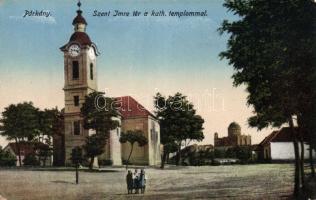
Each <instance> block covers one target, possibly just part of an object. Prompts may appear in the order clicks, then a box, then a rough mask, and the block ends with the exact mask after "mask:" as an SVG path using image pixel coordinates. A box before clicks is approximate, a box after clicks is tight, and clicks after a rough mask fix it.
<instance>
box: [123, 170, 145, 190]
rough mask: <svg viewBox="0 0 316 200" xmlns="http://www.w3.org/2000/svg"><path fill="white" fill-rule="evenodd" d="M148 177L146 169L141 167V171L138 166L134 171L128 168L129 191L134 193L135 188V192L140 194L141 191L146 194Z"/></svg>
mask: <svg viewBox="0 0 316 200" xmlns="http://www.w3.org/2000/svg"><path fill="white" fill-rule="evenodd" d="M146 179H147V177H146V174H145V170H144V169H141V170H140V172H139V170H138V169H137V168H136V169H135V171H134V173H132V171H131V170H128V172H127V175H126V184H127V193H128V194H133V190H135V194H139V191H140V192H141V194H144V193H145V189H146Z"/></svg>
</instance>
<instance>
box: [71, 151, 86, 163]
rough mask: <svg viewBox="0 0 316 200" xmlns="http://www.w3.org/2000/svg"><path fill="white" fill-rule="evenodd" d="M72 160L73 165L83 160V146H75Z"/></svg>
mask: <svg viewBox="0 0 316 200" xmlns="http://www.w3.org/2000/svg"><path fill="white" fill-rule="evenodd" d="M70 159H71V162H72V164H73V165H76V166H78V165H79V164H81V163H82V162H83V160H84V159H83V154H82V148H81V147H75V148H73V149H72V151H71V157H70Z"/></svg>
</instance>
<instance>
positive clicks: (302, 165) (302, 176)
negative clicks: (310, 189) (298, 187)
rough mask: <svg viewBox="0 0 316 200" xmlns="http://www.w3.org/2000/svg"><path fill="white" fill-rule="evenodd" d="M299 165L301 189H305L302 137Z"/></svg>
mask: <svg viewBox="0 0 316 200" xmlns="http://www.w3.org/2000/svg"><path fill="white" fill-rule="evenodd" d="M300 143H301V166H300V170H301V183H302V190H303V191H304V189H305V180H304V179H305V172H304V160H305V157H304V154H305V152H304V151H305V149H304V141H303V138H302V137H301V141H300Z"/></svg>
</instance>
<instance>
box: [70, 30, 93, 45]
mask: <svg viewBox="0 0 316 200" xmlns="http://www.w3.org/2000/svg"><path fill="white" fill-rule="evenodd" d="M69 42H78V43H79V44H81V45H91V44H92V42H91V40H90V37H89V36H88V34H86V33H85V32H74V33H73V34H72V35H71V37H70V39H69Z"/></svg>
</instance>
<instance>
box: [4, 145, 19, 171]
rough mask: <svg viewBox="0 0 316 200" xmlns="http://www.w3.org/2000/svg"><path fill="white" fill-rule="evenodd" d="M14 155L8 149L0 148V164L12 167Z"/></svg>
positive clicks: (14, 162) (14, 159)
mask: <svg viewBox="0 0 316 200" xmlns="http://www.w3.org/2000/svg"><path fill="white" fill-rule="evenodd" d="M16 160H17V159H16V157H15V156H14V155H12V154H11V153H10V152H8V151H3V150H2V149H1V148H0V166H3V167H4V166H5V167H12V166H16Z"/></svg>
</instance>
